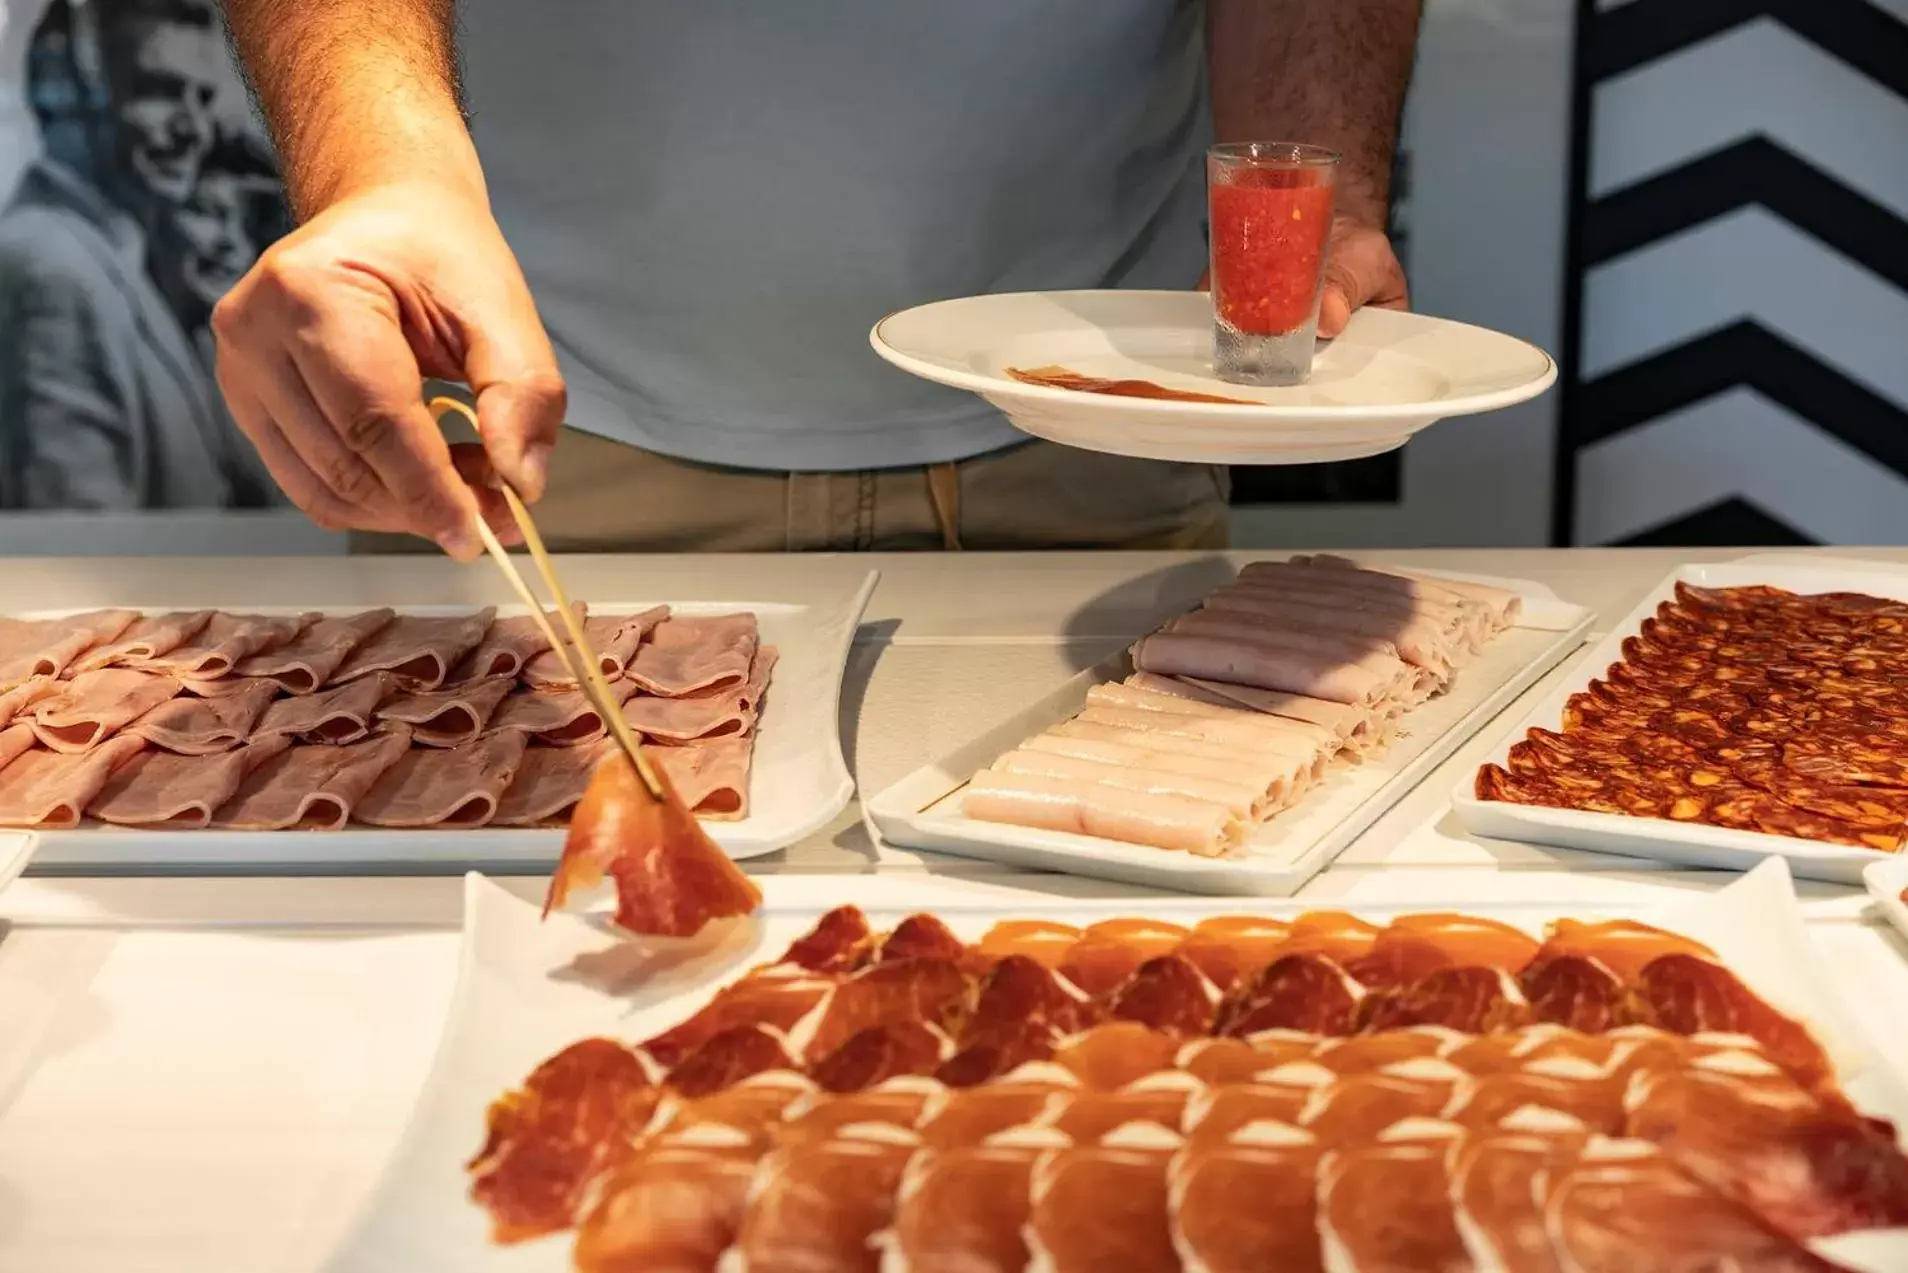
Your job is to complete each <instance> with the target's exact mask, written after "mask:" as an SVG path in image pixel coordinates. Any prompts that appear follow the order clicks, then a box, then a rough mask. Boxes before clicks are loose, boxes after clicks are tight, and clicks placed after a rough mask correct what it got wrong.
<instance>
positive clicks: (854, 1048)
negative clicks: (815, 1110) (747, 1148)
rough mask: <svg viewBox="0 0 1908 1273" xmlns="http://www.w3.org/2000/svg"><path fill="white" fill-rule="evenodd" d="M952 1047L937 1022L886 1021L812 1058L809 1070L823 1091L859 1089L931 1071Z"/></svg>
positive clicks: (931, 1072)
mask: <svg viewBox="0 0 1908 1273" xmlns="http://www.w3.org/2000/svg"><path fill="white" fill-rule="evenodd" d="M953 1051H954V1044H953V1040H951V1039H950V1038H949V1037H948V1035H947V1032H946V1031H945V1030H943V1029H941V1028H940V1027H939V1026H935V1025H931V1024H929V1023H928V1022H925V1021H889V1022H884V1023H883V1024H881V1025H878V1026H872V1027H870V1028H869V1029H866V1030H863V1031H861V1032H860V1033H859V1034H856V1035H853V1036H852V1037H850V1038H849V1039H848V1041H847V1042H846V1043H843V1044H842V1045H841V1046H840V1047H838V1048H836V1049H835V1050H834V1051H833V1052H830V1053H828V1054H826V1055H825V1056H822V1057H821V1058H820V1059H818V1060H814V1061H813V1062H812V1063H811V1064H810V1065H809V1067H808V1073H809V1076H810V1077H812V1078H813V1079H814V1080H815V1082H816V1083H817V1084H818V1085H819V1086H820V1087H821V1088H822V1090H823V1091H826V1092H862V1091H866V1090H867V1089H868V1088H871V1087H873V1086H875V1085H876V1084H877V1083H885V1082H887V1081H888V1080H889V1079H893V1078H907V1077H916V1076H927V1075H932V1074H933V1073H934V1072H935V1071H937V1070H939V1069H940V1068H941V1064H942V1063H943V1062H944V1061H946V1060H947V1059H948V1057H949V1056H950V1055H951V1054H952V1053H953Z"/></svg>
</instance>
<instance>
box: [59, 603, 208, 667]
mask: <svg viewBox="0 0 1908 1273" xmlns="http://www.w3.org/2000/svg"><path fill="white" fill-rule="evenodd" d="M212 614H213V612H212V611H210V610H179V611H175V612H173V613H171V614H156V615H153V616H151V617H150V618H145V619H140V620H137V621H136V622H134V623H133V624H132V626H131V627H129V628H127V629H126V631H125V632H123V633H122V634H120V636H119V637H117V638H116V639H114V640H112V641H108V642H105V643H104V644H101V645H96V646H94V647H93V648H92V649H90V650H88V651H87V652H86V653H85V654H82V655H81V656H80V657H79V658H78V659H77V660H75V661H74V663H73V670H74V671H75V672H90V671H92V670H94V669H95V668H102V667H114V666H129V667H130V666H137V665H138V664H140V663H143V662H146V661H147V660H149V659H155V658H158V657H159V656H160V655H161V654H170V653H171V652H172V651H174V650H176V649H178V648H179V647H180V646H182V645H184V644H185V643H186V642H187V641H190V640H191V639H192V638H193V637H195V636H198V635H199V633H201V632H203V631H204V630H205V625H206V624H208V623H210V622H211V621H212Z"/></svg>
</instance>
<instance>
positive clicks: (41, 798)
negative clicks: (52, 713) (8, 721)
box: [0, 730, 146, 830]
mask: <svg viewBox="0 0 1908 1273" xmlns="http://www.w3.org/2000/svg"><path fill="white" fill-rule="evenodd" d="M8 732H9V733H11V732H12V731H11V730H9V731H8ZM145 746H146V744H145V741H144V740H143V739H139V738H134V737H132V736H131V735H129V734H128V735H122V736H120V737H117V738H108V739H107V740H106V741H105V742H103V743H101V744H100V745H99V746H97V747H95V748H93V749H92V750H91V751H83V752H70V753H69V752H57V751H49V750H47V749H46V748H44V747H34V748H31V749H30V750H28V751H26V752H24V753H23V754H21V755H19V756H17V757H16V758H15V759H14V760H13V762H12V763H11V764H9V765H7V766H6V768H5V769H0V826H9V827H40V828H44V829H47V830H64V829H67V828H70V827H76V826H78V825H79V820H80V813H81V811H82V810H84V809H85V808H86V806H87V805H89V804H91V803H92V801H93V797H94V796H97V795H98V794H99V790H100V788H101V787H104V786H105V785H106V780H107V779H108V778H111V777H112V776H113V771H114V770H116V769H118V768H119V767H120V766H121V765H123V764H125V763H126V762H127V761H129V760H131V759H132V758H133V757H134V756H137V755H138V754H139V753H140V752H141V751H142V750H143V749H144V748H145Z"/></svg>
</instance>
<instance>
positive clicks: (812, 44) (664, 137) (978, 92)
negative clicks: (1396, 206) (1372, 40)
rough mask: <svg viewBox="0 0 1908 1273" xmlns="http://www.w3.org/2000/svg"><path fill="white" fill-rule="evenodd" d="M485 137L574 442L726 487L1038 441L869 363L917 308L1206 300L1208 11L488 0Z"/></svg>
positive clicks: (472, 93) (1156, 3) (479, 59)
mask: <svg viewBox="0 0 1908 1273" xmlns="http://www.w3.org/2000/svg"><path fill="white" fill-rule="evenodd" d="M459 10H460V13H461V15H462V22H463V37H462V47H463V55H464V64H465V77H466V84H467V88H468V92H469V97H470V105H471V109H472V112H473V116H474V118H473V131H474V133H475V135H476V139H477V146H478V149H479V151H480V152H481V154H482V156H483V161H484V169H485V172H486V174H487V177H488V180H489V184H490V192H491V199H492V202H493V205H494V207H495V210H496V214H497V217H498V220H499V222H500V223H501V224H502V226H503V230H504V233H505V234H506V235H507V236H508V237H509V239H510V242H511V245H512V246H513V247H514V248H515V250H516V252H517V254H518V257H519V259H520V260H521V261H522V263H523V267H524V270H525V271H526V273H527V274H528V276H529V280H530V286H531V289H532V290H533V291H534V293H535V295H536V299H537V304H538V307H539V308H540V310H541V312H542V315H543V319H544V322H545V324H546V325H547V326H548V328H549V331H550V334H551V336H552V338H553V339H554V340H555V342H556V346H557V349H558V351H559V354H560V355H561V357H562V361H563V369H564V372H565V374H566V376H567V377H568V379H569V384H570V391H571V407H570V422H571V423H572V424H574V425H576V426H577V427H580V428H583V429H587V430H589V431H590V432H593V433H599V434H603V435H605V436H608V437H612V438H617V439H621V440H623V441H627V442H632V443H635V444H637V445H640V446H644V447H648V448H650V449H653V450H656V451H660V452H663V453H665V454H669V455H674V456H678V457H681V458H684V459H690V460H699V461H703V462H707V463H714V464H726V465H736V466H742V467H747V468H766V469H800V470H826V469H850V468H880V467H889V466H895V465H904V464H923V463H934V462H938V461H943V460H950V459H958V458H963V457H966V456H970V455H977V454H980V453H983V452H986V451H989V450H993V449H996V448H998V447H1001V446H1005V445H1008V444H1010V443H1012V442H1014V441H1016V440H1019V439H1020V437H1021V436H1022V435H1020V434H1018V433H1016V432H1015V431H1014V430H1013V429H1012V428H1011V427H1010V426H1009V425H1008V424H1007V423H1006V422H1005V421H1004V420H1003V419H1002V418H1001V417H1000V415H999V414H998V413H996V412H995V411H994V410H993V409H992V408H990V407H988V406H987V405H986V404H985V403H984V402H982V401H981V400H980V399H979V398H976V397H973V396H971V395H969V394H965V393H961V392H958V391H955V390H950V389H943V388H941V387H939V386H936V385H930V384H927V383H925V382H923V381H919V380H916V379H914V378H913V377H910V376H908V375H905V374H904V373H902V372H899V371H896V370H894V369H893V368H891V367H889V366H888V365H887V364H886V363H883V362H881V361H880V360H879V359H878V358H877V357H876V356H875V354H874V353H873V351H871V350H870V349H869V348H868V339H867V337H868V329H869V328H870V327H871V326H872V325H873V324H874V323H875V322H876V321H877V320H879V319H880V318H881V317H882V315H884V314H886V313H889V312H891V311H893V310H897V309H904V308H907V307H908V306H912V305H919V304H922V303H925V302H927V301H933V300H939V299H943V298H947V297H955V296H965V295H971V294H974V293H981V292H1010V291H1022V290H1032V289H1045V288H1076V287H1165V288H1185V287H1190V286H1192V284H1193V283H1194V282H1195V281H1196V280H1197V278H1198V275H1199V270H1200V266H1201V262H1202V259H1203V256H1204V252H1205V247H1204V240H1203V237H1202V231H1201V223H1202V219H1203V215H1204V175H1203V169H1202V158H1201V156H1202V153H1203V150H1204V147H1205V145H1206V141H1207V135H1208V133H1209V131H1210V129H1209V125H1208V122H1207V111H1206V106H1205V68H1204V58H1203V40H1202V36H1201V28H1200V11H1201V5H1200V4H1199V2H1198V0H905V2H900V3H898V2H897V0H799V2H794V0H566V2H565V3H562V4H530V3H524V0H463V3H461V4H460V6H459Z"/></svg>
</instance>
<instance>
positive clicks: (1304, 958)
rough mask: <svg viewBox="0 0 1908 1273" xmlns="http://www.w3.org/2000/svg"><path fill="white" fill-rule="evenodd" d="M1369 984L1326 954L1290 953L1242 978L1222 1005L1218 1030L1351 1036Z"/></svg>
mask: <svg viewBox="0 0 1908 1273" xmlns="http://www.w3.org/2000/svg"><path fill="white" fill-rule="evenodd" d="M1364 997H1365V988H1364V987H1363V986H1361V985H1359V984H1358V983H1357V982H1356V981H1354V980H1352V978H1351V977H1350V976H1349V975H1348V974H1347V973H1346V972H1345V970H1344V969H1343V968H1341V967H1340V966H1339V965H1337V964H1336V963H1333V962H1332V961H1331V960H1330V959H1327V958H1325V957H1324V956H1323V955H1315V954H1293V955H1285V956H1282V957H1281V958H1279V959H1277V960H1275V961H1274V962H1273V963H1272V964H1270V965H1268V966H1267V967H1266V968H1265V970H1264V971H1262V972H1261V973H1259V975H1258V976H1257V977H1254V978H1252V979H1251V980H1250V981H1241V982H1240V983H1239V984H1238V985H1237V986H1236V987H1234V990H1233V993H1232V994H1231V995H1230V996H1229V997H1228V998H1227V1000H1226V1002H1225V1003H1224V1004H1223V1005H1222V1006H1221V1007H1220V1010H1219V1017H1218V1025H1217V1033H1219V1034H1223V1035H1230V1036H1233V1037H1235V1038H1243V1037H1248V1036H1251V1035H1254V1034H1257V1033H1258V1032H1259V1031H1261V1030H1303V1031H1305V1032H1306V1033H1307V1034H1323V1035H1336V1034H1350V1033H1351V1032H1352V1030H1353V1028H1354V1026H1355V1025H1356V1024H1357V1021H1358V1009H1359V1004H1360V1002H1361V1001H1362V1000H1363V999H1364Z"/></svg>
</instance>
